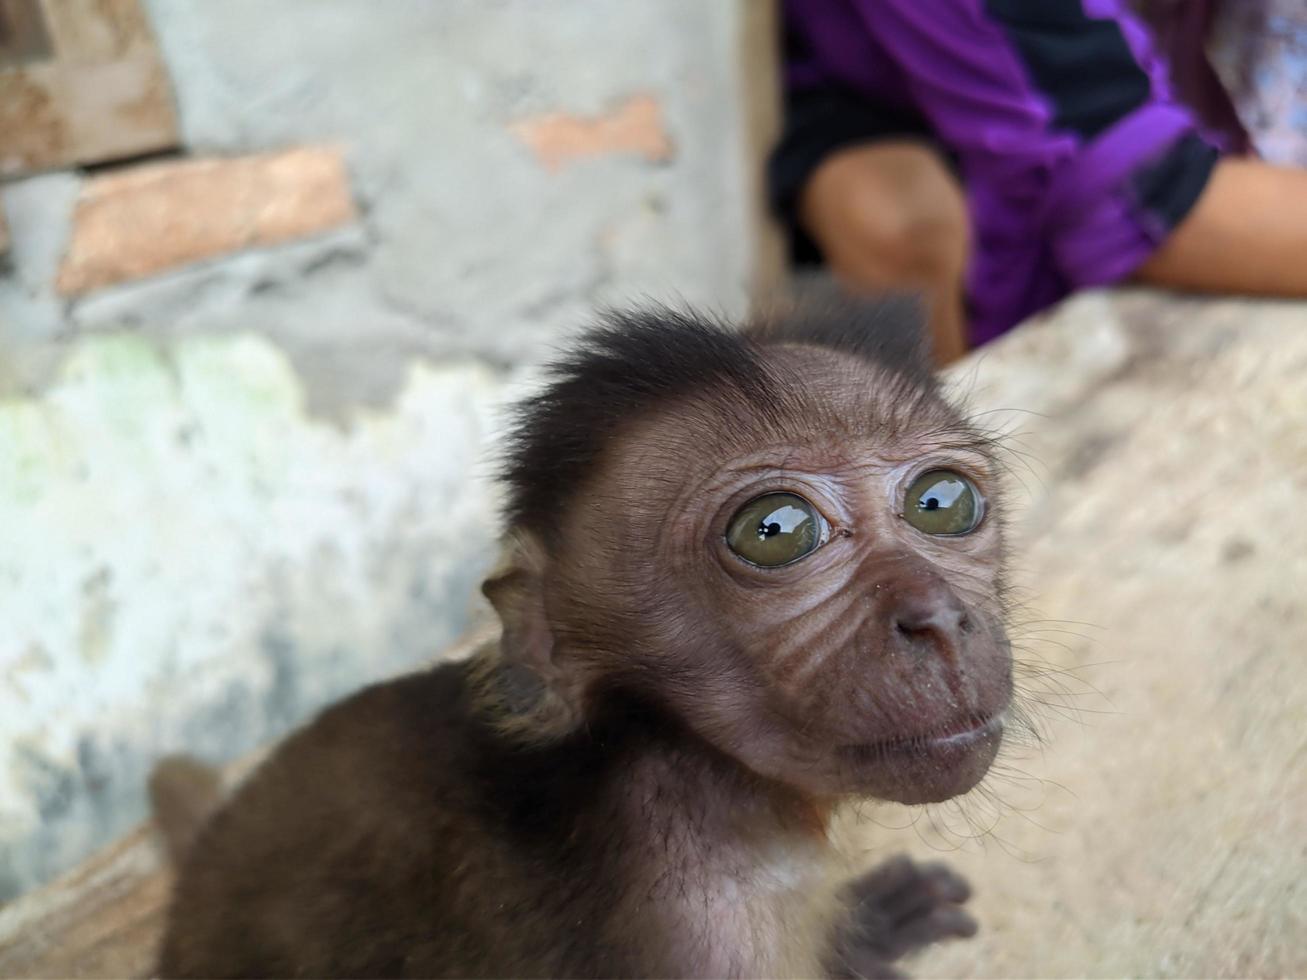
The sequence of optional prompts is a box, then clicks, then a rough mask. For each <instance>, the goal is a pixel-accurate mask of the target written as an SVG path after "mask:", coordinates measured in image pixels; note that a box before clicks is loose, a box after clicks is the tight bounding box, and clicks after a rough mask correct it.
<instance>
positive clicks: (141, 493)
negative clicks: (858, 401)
mask: <svg viewBox="0 0 1307 980" xmlns="http://www.w3.org/2000/svg"><path fill="white" fill-rule="evenodd" d="M749 2H753V0H749ZM146 6H147V9H148V12H149V14H150V18H151V26H152V29H153V31H154V33H155V36H156V38H157V40H158V45H159V48H160V51H161V53H162V55H163V57H164V59H165V61H166V63H167V66H168V70H169V74H170V76H171V82H172V86H173V90H174V92H175V94H176V99H177V112H178V119H179V125H180V128H181V131H182V140H181V142H182V149H183V151H184V152H185V153H186V154H189V155H192V156H194V157H196V158H199V159H202V160H212V161H215V162H217V163H216V165H218V166H221V161H224V160H228V159H229V158H233V157H239V156H244V155H250V154H263V153H268V152H272V151H277V150H281V149H285V148H288V147H298V146H322V145H329V146H333V147H340V148H341V151H342V152H343V154H344V160H345V165H346V170H347V172H348V173H347V177H348V184H349V187H348V190H349V196H350V198H351V199H352V201H353V202H354V205H355V207H356V212H357V213H356V216H355V217H354V219H353V220H351V221H349V222H348V223H347V224H345V225H343V226H341V227H338V228H335V229H334V230H331V231H327V232H325V233H323V234H317V235H314V236H313V237H310V238H306V239H303V240H300V241H296V242H293V243H290V244H284V245H279V246H276V247H267V248H253V249H248V250H245V251H242V252H239V253H237V254H233V255H227V256H218V255H213V256H210V257H208V258H204V259H202V260H200V261H194V262H192V263H191V264H187V265H182V266H177V267H174V268H170V269H168V270H167V271H160V272H158V274H155V275H149V276H147V277H146V278H142V279H139V280H136V281H132V282H128V283H119V284H115V285H108V286H105V287H104V288H99V289H95V290H93V291H89V292H86V293H84V294H78V295H76V296H67V297H65V296H60V295H58V294H57V293H56V292H55V288H54V287H55V280H56V275H57V271H58V269H59V266H60V262H61V260H62V259H63V258H64V256H65V254H66V252H67V249H68V243H69V241H70V240H73V238H74V237H75V236H70V230H71V229H73V228H74V227H75V225H74V222H75V221H76V220H77V219H76V216H75V214H74V208H73V205H74V202H75V201H76V200H77V198H78V195H79V193H80V192H81V190H82V189H83V188H84V187H85V181H86V178H85V177H83V176H82V175H79V174H76V173H71V172H69V173H61V174H52V175H48V176H43V177H37V178H31V179H26V180H21V181H17V182H13V183H9V184H6V185H4V186H3V188H0V195H3V205H4V208H5V211H6V213H7V216H8V219H9V228H10V232H11V234H12V239H13V244H12V248H11V251H10V254H9V256H8V261H7V264H6V265H5V267H4V268H3V269H0V900H3V899H4V898H5V897H6V896H9V895H12V894H14V893H15V892H16V891H18V890H20V889H23V888H26V887H29V886H31V885H32V884H34V883H37V882H39V881H42V880H45V879H47V878H48V877H49V876H50V875H52V874H53V873H55V872H57V871H59V870H61V869H63V868H65V867H68V866H69V865H70V864H71V863H73V862H74V861H76V860H77V859H79V858H81V857H84V856H85V855H87V854H88V853H90V852H91V851H92V850H93V849H94V848H95V847H97V846H100V845H102V844H104V843H106V842H108V841H109V840H111V839H112V838H113V837H114V835H115V834H117V833H118V832H119V831H120V830H121V829H122V828H123V827H125V826H127V825H128V824H130V823H131V822H132V821H134V820H136V819H138V818H139V817H140V816H142V814H143V813H144V800H143V797H142V795H141V788H142V786H143V779H144V776H145V772H146V767H147V766H148V764H149V762H150V760H151V759H152V758H153V757H154V756H155V755H157V754H158V753H160V752H163V751H170V750H176V749H182V748H186V749H189V750H191V751H196V752H200V753H202V754H208V755H210V756H212V757H214V758H223V759H226V758H232V757H234V756H236V755H238V754H240V753H242V752H244V751H245V750H247V749H249V748H250V747H252V746H254V745H257V744H259V743H262V742H266V741H267V740H268V739H269V738H271V737H273V736H275V735H276V734H278V733H280V732H282V731H284V730H285V729H286V727H287V726H289V725H291V724H292V723H294V722H296V721H298V720H300V719H302V718H303V717H304V716H305V715H306V714H307V713H308V712H310V711H311V710H312V709H313V708H314V707H315V706H316V705H318V704H320V703H321V702H322V701H323V700H324V699H326V698H329V697H332V696H334V695H335V694H338V693H340V692H341V691H343V690H346V689H348V688H351V687H354V686H357V685H358V684H361V683H363V682H365V681H366V680H367V679H369V678H372V677H376V676H378V675H379V674H384V673H388V672H390V671H393V670H395V669H398V668H400V667H402V666H404V665H407V664H411V663H413V662H415V661H416V659H418V658H420V657H421V656H422V655H424V654H426V653H429V652H430V651H431V650H433V649H435V648H437V647H438V646H440V645H441V644H442V643H444V642H445V641H446V640H448V639H449V638H450V637H452V636H453V635H454V634H455V633H456V632H457V631H458V630H459V629H460V628H461V626H462V625H463V624H464V622H465V621H466V615H467V608H468V605H469V603H470V602H472V601H473V599H472V597H473V595H474V591H475V584H476V581H477V579H478V577H479V575H480V572H481V571H482V569H483V568H484V567H485V565H486V564H487V562H488V561H489V560H490V558H491V543H490V539H491V533H492V527H491V524H492V521H491V514H492V511H493V497H492V496H491V492H490V491H489V490H488V489H487V487H486V485H485V483H484V481H482V479H481V475H482V474H483V473H484V471H485V469H486V465H485V461H486V458H487V454H488V452H489V450H488V449H487V445H488V431H489V430H488V429H487V428H486V414H485V413H486V406H488V405H490V404H491V403H493V402H494V401H495V400H496V399H497V398H499V397H500V395H501V391H502V389H503V388H504V385H505V384H506V383H507V382H506V380H505V379H507V378H509V377H512V376H513V374H514V372H515V370H516V368H517V367H518V366H519V365H522V364H534V363H537V362H538V361H539V360H541V359H542V358H543V357H544V356H545V355H546V353H547V348H549V347H550V346H552V345H553V344H554V343H556V342H557V341H558V340H559V339H560V337H561V335H562V334H563V333H564V332H566V331H569V330H571V329H574V328H575V327H577V326H579V325H580V324H581V323H583V322H585V321H586V320H588V319H589V318H590V316H591V313H592V310H593V309H594V308H595V307H596V306H600V305H604V304H610V303H612V304H621V303H626V302H630V301H632V300H636V299H645V298H652V299H659V300H665V301H678V300H685V301H690V302H694V303H696V304H698V305H701V306H707V307H710V308H718V309H723V310H725V311H728V312H739V311H740V310H741V309H742V308H743V306H744V300H745V290H746V285H747V283H748V282H749V281H750V279H751V277H752V276H753V275H754V271H755V268H754V267H755V262H754V255H753V248H754V246H753V245H752V244H751V242H752V238H751V237H750V234H749V232H750V229H751V227H752V225H751V215H750V209H751V206H752V205H751V201H750V200H749V190H750V189H751V188H752V187H753V186H754V184H753V182H752V179H751V176H750V173H749V167H751V166H752V162H753V161H752V159H751V158H750V157H749V156H748V152H749V151H748V146H747V140H746V136H745V133H744V132H743V127H744V126H745V123H746V119H745V114H744V113H742V112H741V111H740V103H741V102H742V101H743V100H744V94H743V92H742V84H743V83H742V80H741V78H740V75H739V70H740V52H739V32H740V29H741V22H742V18H743V9H744V4H743V0H734V2H730V3H700V2H699V0H632V2H624V3H622V4H621V9H620V14H619V13H618V12H616V8H614V10H612V11H608V14H609V15H608V16H603V15H598V12H597V8H595V6H594V5H593V4H592V3H589V2H587V0H558V2H551V3H549V4H539V3H535V2H524V0H510V2H489V0H442V2H440V3H430V2H428V0H386V2H384V3H358V2H356V0H278V2H277V3H276V4H273V5H269V4H267V3H264V2H263V0H221V2H217V3H214V2H209V0H157V2H156V0H151V2H148V3H147V5H146ZM527 133H529V134H532V136H533V140H532V139H527V138H525V136H524V134H527ZM560 141H561V142H560ZM559 153H562V157H559V158H558V161H556V160H555V157H556V156H557V155H558V154H559ZM564 158H565V159H564ZM556 162H557V164H558V165H555V163H556ZM198 254H199V253H196V255H197V256H198ZM193 257H195V256H192V258H193Z"/></svg>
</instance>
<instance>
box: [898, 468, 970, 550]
mask: <svg viewBox="0 0 1307 980" xmlns="http://www.w3.org/2000/svg"><path fill="white" fill-rule="evenodd" d="M984 516H985V503H984V499H983V498H982V497H981V496H980V491H979V490H977V489H976V488H975V486H974V485H973V484H972V482H971V481H970V480H968V479H967V478H966V477H965V476H963V475H962V474H961V473H954V472H953V471H952V470H931V471H930V472H929V473H923V474H921V476H919V477H917V478H916V479H915V480H913V481H912V486H910V487H908V495H907V498H906V499H905V500H904V501H903V517H904V519H905V520H906V521H907V522H908V523H909V524H911V525H912V526H913V527H915V528H916V529H917V530H918V531H924V532H925V533H927V534H967V533H968V532H970V531H974V530H975V529H976V525H978V524H979V523H980V519H981V518H982V517H984Z"/></svg>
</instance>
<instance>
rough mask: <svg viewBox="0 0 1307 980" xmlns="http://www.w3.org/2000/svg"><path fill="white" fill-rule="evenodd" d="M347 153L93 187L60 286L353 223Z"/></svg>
mask: <svg viewBox="0 0 1307 980" xmlns="http://www.w3.org/2000/svg"><path fill="white" fill-rule="evenodd" d="M356 217H357V214H356V212H355V210H354V203H353V201H352V200H351V199H350V192H349V178H348V175H347V174H346V173H345V164H344V160H343V159H342V157H341V154H340V152H339V150H337V149H335V148H331V147H300V148H297V149H294V150H287V151H284V152H281V153H266V154H260V155H257V156H248V157H235V158H226V159H211V160H179V161H168V162H165V163H152V164H142V165H140V166H136V167H128V168H124V169H121V170H114V171H112V172H110V173H107V174H105V175H103V176H99V177H96V178H94V179H92V180H90V181H87V182H86V183H85V184H84V185H83V186H82V191H81V196H80V197H79V198H78V201H77V207H76V209H75V211H74V212H73V228H72V235H71V238H70V241H69V244H68V252H67V254H66V255H65V257H64V261H63V266H62V267H61V268H60V270H59V275H58V278H57V280H56V288H57V289H58V291H59V292H61V293H64V294H65V295H70V294H78V293H85V292H89V291H90V290H93V289H98V288H100V287H102V286H107V285H110V284H112V283H117V282H124V281H126V280H131V279H142V278H145V277H146V276H150V275H154V274H156V273H158V272H160V271H162V270H165V269H169V268H172V267H174V266H179V265H186V264H188V263H191V262H197V261H199V260H201V259H209V258H213V257H215V256H220V255H225V254H227V253H231V252H239V251H242V250H245V249H249V248H257V247H260V246H267V245H275V244H278V243H281V242H285V241H290V240H292V239H296V238H305V237H308V236H311V235H315V234H321V233H322V232H325V231H328V230H330V229H334V228H338V227H340V226H341V225H344V224H347V223H349V222H351V221H353V220H354V219H355V218H356Z"/></svg>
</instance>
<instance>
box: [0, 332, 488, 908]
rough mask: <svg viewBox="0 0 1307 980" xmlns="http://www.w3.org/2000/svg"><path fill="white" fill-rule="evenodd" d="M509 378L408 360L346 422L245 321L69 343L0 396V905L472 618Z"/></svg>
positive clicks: (415, 658) (425, 652) (411, 660)
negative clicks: (50, 377)
mask: <svg viewBox="0 0 1307 980" xmlns="http://www.w3.org/2000/svg"><path fill="white" fill-rule="evenodd" d="M504 385H505V380H504V378H503V377H502V376H501V375H500V374H498V373H496V372H493V371H491V370H489V369H487V368H485V367H483V366H477V365H475V364H467V363H465V364H456V363H449V364H446V365H442V366H439V367H434V366H433V367H424V366H420V365H415V366H414V367H413V368H412V369H411V371H410V374H409V376H408V378H407V379H406V381H405V383H403V384H401V385H400V386H399V389H400V390H399V394H398V396H397V397H396V398H395V400H394V402H393V404H391V405H390V406H389V407H388V409H387V410H386V411H385V412H384V413H377V412H369V411H361V412H358V413H356V414H355V417H354V418H353V419H352V422H351V425H350V426H349V428H348V430H347V431H343V430H342V429H340V428H338V427H334V426H330V425H327V424H325V423H322V422H319V421H317V420H315V419H313V418H312V417H310V416H309V415H308V414H307V413H306V410H305V405H304V399H303V392H302V389H301V386H300V384H299V382H298V380H297V378H296V376H295V374H294V372H293V370H292V369H291V367H290V365H289V364H288V362H287V361H286V359H285V357H284V356H283V355H282V354H281V353H280V352H279V351H278V350H277V349H276V348H274V347H272V346H271V345H269V344H268V343H267V342H266V341H264V340H261V339H258V338H255V337H252V336H232V337H225V338H191V339H188V340H185V341H179V342H177V343H176V344H173V345H170V346H167V347H158V346H156V345H154V344H152V343H151V342H149V341H148V340H146V339H144V338H141V337H135V336H130V335H107V336H104V337H99V338H94V339H91V340H87V341H84V342H82V343H80V344H78V345H77V346H76V347H75V348H74V350H73V351H72V353H71V354H70V355H69V356H68V357H67V359H66V361H65V363H64V364H63V366H62V368H61V369H60V371H59V374H58V377H57V378H56V379H55V380H54V381H53V382H52V383H51V384H50V385H48V386H47V387H46V388H45V389H44V390H43V391H42V392H40V393H39V394H37V395H35V396H32V397H25V398H11V399H8V400H4V401H0V446H3V447H4V452H3V453H0V583H3V587H4V594H5V601H4V602H3V604H0V700H2V701H3V704H4V710H3V713H2V714H0V719H2V721H0V724H2V725H3V731H4V736H5V737H4V739H3V740H0V899H3V898H7V897H12V896H13V895H14V894H15V893H17V892H18V891H20V890H22V889H23V888H25V887H28V886H30V885H31V884H33V883H35V882H37V881H41V880H44V879H47V878H49V877H50V876H51V875H52V874H54V873H56V872H59V871H61V870H63V869H64V868H67V867H68V866H70V865H71V864H72V863H73V862H75V861H76V860H78V859H79V858H81V857H83V856H84V855H85V854H86V853H88V852H89V851H90V850H92V849H93V848H95V847H97V846H100V845H101V844H103V843H104V842H106V841H107V840H110V839H112V837H113V836H115V835H116V834H118V833H121V832H122V831H123V830H124V829H125V828H126V827H128V826H130V825H131V824H132V823H133V822H134V821H136V820H137V819H139V818H140V816H141V815H142V814H143V812H144V811H143V807H144V801H143V799H142V796H141V789H142V786H143V785H144V782H143V781H144V779H145V776H146V773H147V772H148V769H149V767H150V765H151V763H152V761H153V760H154V759H156V758H157V757H158V756H159V755H160V754H162V753H166V752H169V751H177V750H181V749H187V750H189V751H194V752H198V753H200V754H201V755H207V756H210V757H212V758H215V759H227V758H232V757H233V756H235V755H237V754H239V753H242V752H245V751H248V750H249V749H251V748H253V747H254V746H256V745H258V744H260V743H262V742H265V741H267V740H268V739H269V738H273V737H275V736H277V735H279V734H280V733H282V732H284V731H285V730H286V729H287V728H288V727H289V726H291V725H293V724H295V723H296V722H298V721H300V720H301V719H302V718H303V717H304V715H305V714H306V713H307V712H310V711H312V710H313V709H315V708H316V707H317V706H319V705H321V704H322V703H323V702H324V701H326V700H328V699H330V698H334V697H336V696H338V695H339V694H340V693H342V692H343V691H346V690H349V689H350V688H353V687H357V686H358V685H359V684H361V683H364V682H366V681H367V680H369V679H371V678H375V677H377V676H380V675H382V674H385V673H388V672H393V671H395V670H397V669H399V668H400V667H402V666H404V665H412V664H415V663H418V662H420V661H421V660H422V659H423V658H424V657H428V656H430V655H431V653H432V652H433V651H435V650H437V649H438V648H439V647H440V646H441V645H443V644H446V643H448V642H449V641H450V640H451V639H452V638H453V637H455V636H457V635H458V633H459V632H460V631H461V630H462V629H463V628H464V625H465V624H466V622H467V617H468V614H469V609H470V608H471V607H470V605H469V603H470V602H471V597H472V596H473V595H474V594H475V590H476V585H477V583H478V581H479V579H480V576H481V573H482V572H483V570H484V568H485V566H486V564H487V563H488V561H489V560H490V558H491V555H492V551H493V547H492V545H493V536H494V529H495V523H496V522H495V515H494V511H495V500H496V497H495V495H494V494H493V493H491V492H490V491H489V489H488V488H487V486H486V483H485V479H484V478H485V476H486V473H487V470H488V468H489V465H490V462H491V461H490V460H489V458H488V457H487V456H486V455H485V450H486V446H487V443H488V433H489V431H490V429H491V426H492V424H493V413H494V406H495V404H496V403H497V401H498V399H499V398H500V397H501V393H502V391H503V389H504Z"/></svg>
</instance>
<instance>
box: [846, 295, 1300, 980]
mask: <svg viewBox="0 0 1307 980" xmlns="http://www.w3.org/2000/svg"><path fill="white" fill-rule="evenodd" d="M956 378H957V380H958V382H959V383H960V384H961V386H962V387H963V388H964V389H970V390H972V391H973V397H972V401H973V403H974V405H975V407H976V409H977V411H982V412H983V411H992V410H996V409H997V410H999V412H998V414H996V415H986V416H983V418H985V419H987V420H989V419H994V420H996V423H995V424H999V423H998V420H1001V423H1002V424H1004V425H1010V426H1012V427H1013V428H1015V429H1017V430H1019V431H1020V434H1019V435H1017V434H1014V435H1013V436H1011V437H1009V439H1008V444H1009V446H1010V448H1011V449H1012V456H1011V464H1012V475H1013V477H1014V478H1015V479H1016V481H1017V482H1018V484H1019V492H1018V493H1017V494H1016V500H1015V502H1016V503H1017V504H1018V509H1019V514H1018V515H1017V517H1016V519H1015V521H1014V531H1015V540H1016V542H1017V547H1016V549H1015V551H1016V556H1017V558H1016V562H1017V565H1018V567H1019V569H1020V570H1021V575H1020V579H1019V580H1020V583H1021V585H1022V590H1021V597H1022V598H1023V599H1024V600H1025V601H1024V602H1023V603H1022V605H1021V606H1020V608H1019V610H1018V612H1017V616H1016V620H1017V624H1018V628H1017V630H1016V647H1017V651H1016V655H1017V656H1018V657H1020V658H1021V659H1022V661H1023V662H1024V663H1025V664H1027V665H1028V666H1027V667H1025V669H1023V671H1022V673H1023V675H1024V676H1023V678H1022V687H1023V688H1024V691H1025V699H1024V700H1025V707H1026V709H1027V710H1028V711H1029V712H1030V713H1031V714H1032V715H1033V716H1034V717H1035V718H1037V719H1038V720H1039V722H1040V723H1041V725H1040V727H1041V728H1042V729H1043V731H1044V734H1045V735H1046V738H1047V743H1046V744H1045V745H1043V746H1039V747H1024V748H1022V747H1018V748H1014V749H1012V750H1010V751H1008V752H1007V753H1005V755H1004V756H1003V757H1002V758H1001V760H1000V763H999V765H998V766H997V768H996V770H995V772H994V773H993V775H992V776H991V777H990V779H989V780H988V781H987V782H986V784H985V786H984V789H983V790H982V791H981V792H979V793H975V794H972V795H971V796H970V797H968V798H967V799H965V800H964V801H962V802H960V803H957V804H949V805H945V806H942V807H938V808H930V809H928V810H926V811H925V812H921V811H916V812H907V811H902V810H898V811H896V810H893V809H885V810H869V811H867V813H866V817H867V822H868V826H867V827H866V828H864V829H863V830H862V840H863V842H864V844H865V845H866V846H867V847H868V848H869V849H870V850H872V851H874V852H876V853H880V852H882V851H884V850H887V849H890V848H894V847H899V846H906V847H908V848H909V849H911V850H913V851H914V852H919V854H920V855H921V856H923V857H936V858H939V857H944V858H947V859H949V860H951V861H954V862H956V863H957V864H958V865H959V866H960V867H961V868H963V869H964V870H965V872H966V873H967V874H968V875H969V876H970V877H971V878H972V880H973V882H974V884H975V885H976V890H977V894H976V897H975V899H974V904H975V912H976V914H977V915H978V917H979V918H980V920H981V923H982V931H981V934H980V936H979V937H978V938H977V939H976V940H974V941H972V942H967V943H958V944H955V945H951V946H944V947H940V948H938V949H935V950H932V951H930V952H929V953H928V954H927V955H925V956H923V957H922V958H921V959H920V961H919V962H917V963H915V964H913V966H912V968H913V969H914V970H915V971H916V972H918V973H920V974H925V975H939V976H959V975H962V976H995V977H1010V976H1068V977H1070V976H1175V977H1185V976H1268V975H1281V976H1285V975H1288V976H1302V975H1304V974H1305V973H1307V944H1304V937H1307V888H1305V887H1304V885H1303V874H1304V869H1305V868H1307V659H1304V654H1307V507H1305V506H1304V503H1303V502H1304V500H1307V307H1304V306H1303V305H1301V304H1296V305H1295V304H1278V303H1244V302H1232V301H1206V302H1204V301H1199V300H1182V299H1174V298H1169V299H1168V298H1164V297H1161V296H1158V295H1156V294H1148V293H1136V294H1125V295H1121V296H1120V297H1119V298H1115V299H1113V298H1108V297H1106V296H1102V295H1088V296H1084V297H1081V298H1079V299H1077V300H1075V301H1073V302H1071V303H1069V304H1067V305H1066V306H1064V307H1063V308H1062V309H1061V310H1060V311H1058V312H1056V313H1055V314H1054V315H1053V316H1052V317H1051V319H1050V320H1049V322H1047V323H1035V324H1031V325H1029V326H1027V327H1026V328H1025V329H1023V330H1020V331H1018V332H1017V333H1016V334H1014V335H1012V336H1011V337H1009V338H1008V339H1007V340H1005V341H1003V342H1002V343H1000V344H998V345H996V346H994V347H992V348H990V349H988V350H986V351H984V352H982V353H981V354H980V355H979V356H977V357H975V358H974V359H973V360H972V361H970V362H969V363H967V364H965V365H963V366H962V367H961V368H960V369H959V370H958V372H957V375H956ZM1008 409H1023V410H1025V411H1027V412H1031V413H1037V414H1029V415H1025V414H1018V413H1012V412H1004V411H1003V410H1008ZM877 824H879V825H881V826H876V825H877ZM909 824H910V825H911V826H909V827H908V829H906V830H901V831H888V830H885V829H883V827H884V826H888V825H896V826H903V825H909ZM941 850H943V851H945V852H946V853H938V852H939V851H941Z"/></svg>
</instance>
